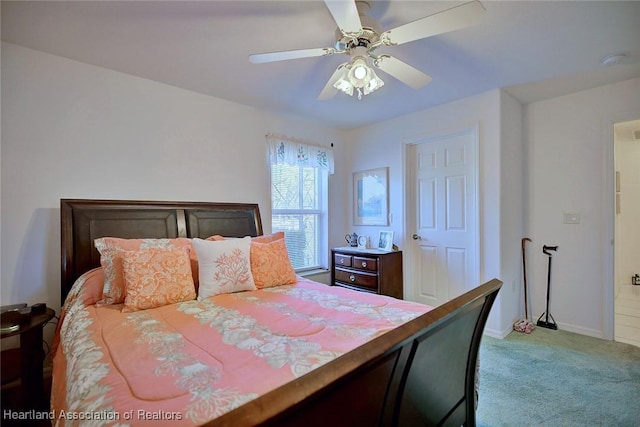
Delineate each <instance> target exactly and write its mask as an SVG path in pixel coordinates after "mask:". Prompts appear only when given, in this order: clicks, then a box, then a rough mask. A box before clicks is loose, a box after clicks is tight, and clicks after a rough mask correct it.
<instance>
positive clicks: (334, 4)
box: [324, 0, 362, 34]
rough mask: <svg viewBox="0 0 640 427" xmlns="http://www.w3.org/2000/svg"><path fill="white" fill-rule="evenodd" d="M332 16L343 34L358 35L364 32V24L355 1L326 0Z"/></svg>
mask: <svg viewBox="0 0 640 427" xmlns="http://www.w3.org/2000/svg"><path fill="white" fill-rule="evenodd" d="M324 2H325V4H326V5H327V8H328V9H329V12H331V16H333V19H334V20H335V21H336V24H338V28H340V30H341V31H342V32H343V33H347V34H348V33H358V32H360V31H362V23H361V22H360V15H359V14H358V8H357V7H356V2H355V1H353V0H324Z"/></svg>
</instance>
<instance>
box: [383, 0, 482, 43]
mask: <svg viewBox="0 0 640 427" xmlns="http://www.w3.org/2000/svg"><path fill="white" fill-rule="evenodd" d="M484 13H485V9H484V6H482V3H480V2H479V1H471V2H469V3H464V4H462V5H460V6H456V7H453V8H451V9H447V10H444V11H442V12H438V13H434V14H433V15H429V16H426V17H424V18H421V19H418V20H417V21H413V22H410V23H408V24H405V25H401V26H399V27H396V28H394V29H391V30H387V31H385V32H383V33H382V34H381V35H380V38H381V40H383V43H384V44H387V45H397V44H403V43H408V42H411V41H414V40H418V39H423V38H425V37H431V36H435V35H437V34H442V33H447V32H449V31H453V30H458V29H460V28H464V27H468V26H471V25H473V24H476V23H477V22H479V21H480V19H481V18H482V16H483V15H484Z"/></svg>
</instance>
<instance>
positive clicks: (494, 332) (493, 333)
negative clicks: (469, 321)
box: [483, 326, 513, 340]
mask: <svg viewBox="0 0 640 427" xmlns="http://www.w3.org/2000/svg"><path fill="white" fill-rule="evenodd" d="M511 331H513V327H511V326H510V327H509V328H507V329H504V330H498V329H493V328H487V327H485V328H484V333H483V335H486V336H488V337H491V338H497V339H499V340H503V339H505V338H506V336H507V335H509V334H510V333H511Z"/></svg>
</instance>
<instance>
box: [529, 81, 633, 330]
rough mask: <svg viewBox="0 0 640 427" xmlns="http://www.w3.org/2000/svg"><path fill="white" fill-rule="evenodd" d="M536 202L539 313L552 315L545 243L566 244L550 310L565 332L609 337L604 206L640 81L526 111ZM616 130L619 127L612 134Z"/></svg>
mask: <svg viewBox="0 0 640 427" xmlns="http://www.w3.org/2000/svg"><path fill="white" fill-rule="evenodd" d="M525 111H526V113H525V142H526V146H527V154H526V155H527V159H528V162H527V181H528V182H527V188H526V189H525V192H526V193H527V194H528V204H527V206H526V208H527V212H526V213H527V215H526V224H527V232H528V235H529V237H531V238H532V239H533V244H532V245H530V246H529V247H530V248H531V252H532V253H531V257H530V258H528V259H529V260H530V261H531V262H530V264H531V267H529V266H527V272H530V277H529V283H530V284H531V286H532V294H533V295H532V300H533V301H532V305H533V311H534V314H536V315H537V316H539V315H541V314H542V313H543V312H544V311H545V296H546V284H547V265H548V259H547V256H546V255H544V254H543V253H542V246H543V245H552V246H555V245H558V246H559V247H558V251H557V253H556V254H554V255H553V258H552V277H551V306H550V312H551V314H552V315H553V317H554V318H555V320H556V321H557V323H558V325H559V327H560V328H561V329H566V330H569V331H573V332H578V333H582V334H585V335H592V336H596V337H605V336H607V331H606V329H607V328H606V327H605V325H606V323H607V321H610V319H609V320H607V319H606V318H605V316H609V315H610V314H606V313H610V312H611V308H610V307H607V306H605V304H608V305H611V304H612V303H613V302H612V301H605V298H604V297H603V295H604V294H605V289H604V287H611V289H613V288H612V287H613V284H612V283H611V280H610V279H609V277H607V274H605V271H603V270H605V267H604V264H605V260H606V257H607V252H608V251H609V250H610V249H609V246H610V245H611V241H610V239H611V237H612V236H608V235H607V230H606V228H607V227H606V225H605V218H604V214H603V212H604V204H605V203H608V200H605V199H604V197H605V196H604V195H605V194H606V193H605V188H604V187H603V185H604V183H605V182H611V179H610V178H608V177H606V176H605V173H606V171H607V168H608V166H607V165H606V162H607V161H608V160H607V156H606V155H605V153H606V151H607V150H608V148H607V147H605V146H604V144H608V143H610V141H612V140H613V135H610V136H609V137H604V136H603V135H607V132H609V129H608V128H607V127H608V126H609V123H610V122H611V120H612V119H613V118H615V117H618V116H620V115H626V114H627V113H628V112H630V111H640V79H632V80H627V81H624V82H620V83H617V84H611V85H606V86H601V87H598V88H595V89H591V90H586V91H582V92H577V93H574V94H571V95H566V96H562V97H558V98H553V99H549V100H545V101H540V102H536V103H533V104H530V105H528V106H527V107H526V110H525ZM610 131H611V132H613V129H612V128H611V129H610ZM565 212H575V213H579V214H580V224H578V225H569V224H563V213H565Z"/></svg>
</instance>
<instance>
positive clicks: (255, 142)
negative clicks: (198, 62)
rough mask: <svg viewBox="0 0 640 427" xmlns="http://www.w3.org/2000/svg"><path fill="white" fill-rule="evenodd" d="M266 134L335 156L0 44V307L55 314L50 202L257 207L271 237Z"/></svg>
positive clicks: (247, 121)
mask: <svg viewBox="0 0 640 427" xmlns="http://www.w3.org/2000/svg"><path fill="white" fill-rule="evenodd" d="M268 132H277V133H281V134H285V135H291V136H296V137H298V138H304V139H307V140H312V141H317V142H318V143H321V144H329V143H330V142H335V143H336V152H337V153H336V154H337V156H336V157H337V158H341V156H340V146H341V144H340V140H341V133H340V131H336V130H332V129H329V128H327V127H325V126H321V125H319V124H317V123H312V122H309V121H306V120H300V119H296V118H294V117H288V116H283V115H278V114H272V113H269V112H265V111H260V110H256V109H253V108H249V107H245V106H242V105H238V104H234V103H231V102H227V101H224V100H221V99H217V98H212V97H209V96H205V95H201V94H197V93H195V92H191V91H187V90H183V89H178V88H175V87H172V86H168V85H165V84H161V83H158V82H153V81H150V80H145V79H141V78H137V77H134V76H131V75H126V74H122V73H118V72H114V71H111V70H107V69H104V68H99V67H94V66H91V65H87V64H83V63H80V62H75V61H71V60H67V59H64V58H61V57H57V56H53V55H48V54H44V53H41V52H37V51H34V50H30V49H25V48H22V47H19V46H16V45H12V44H7V43H3V44H2V147H1V148H2V155H1V159H2V171H1V172H2V178H1V179H2V194H1V201H2V227H1V233H2V267H3V268H2V273H1V274H2V276H1V280H2V281H1V286H0V289H1V295H0V298H1V301H2V304H10V303H16V302H28V303H36V302H46V303H47V305H49V306H51V307H52V308H54V309H56V310H59V308H60V297H59V294H60V219H59V203H60V202H59V200H60V199H61V198H105V199H150V200H189V201H190V200H194V201H229V202H251V203H255V202H257V203H258V204H259V206H260V210H261V214H262V218H263V222H264V226H265V231H270V226H271V225H270V221H269V220H268V219H269V218H270V217H271V207H270V189H269V178H268V177H269V174H268V165H267V160H266V143H265V134H266V133H268ZM336 163H337V165H338V167H340V166H339V165H340V160H337V161H336ZM334 182H335V180H334V179H333V177H332V178H330V191H332V192H333V191H334V190H333V188H332V187H333V186H334ZM339 185H341V183H339ZM336 193H338V194H339V193H340V190H336ZM332 221H333V220H332V219H331V218H330V226H331V222H332Z"/></svg>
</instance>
